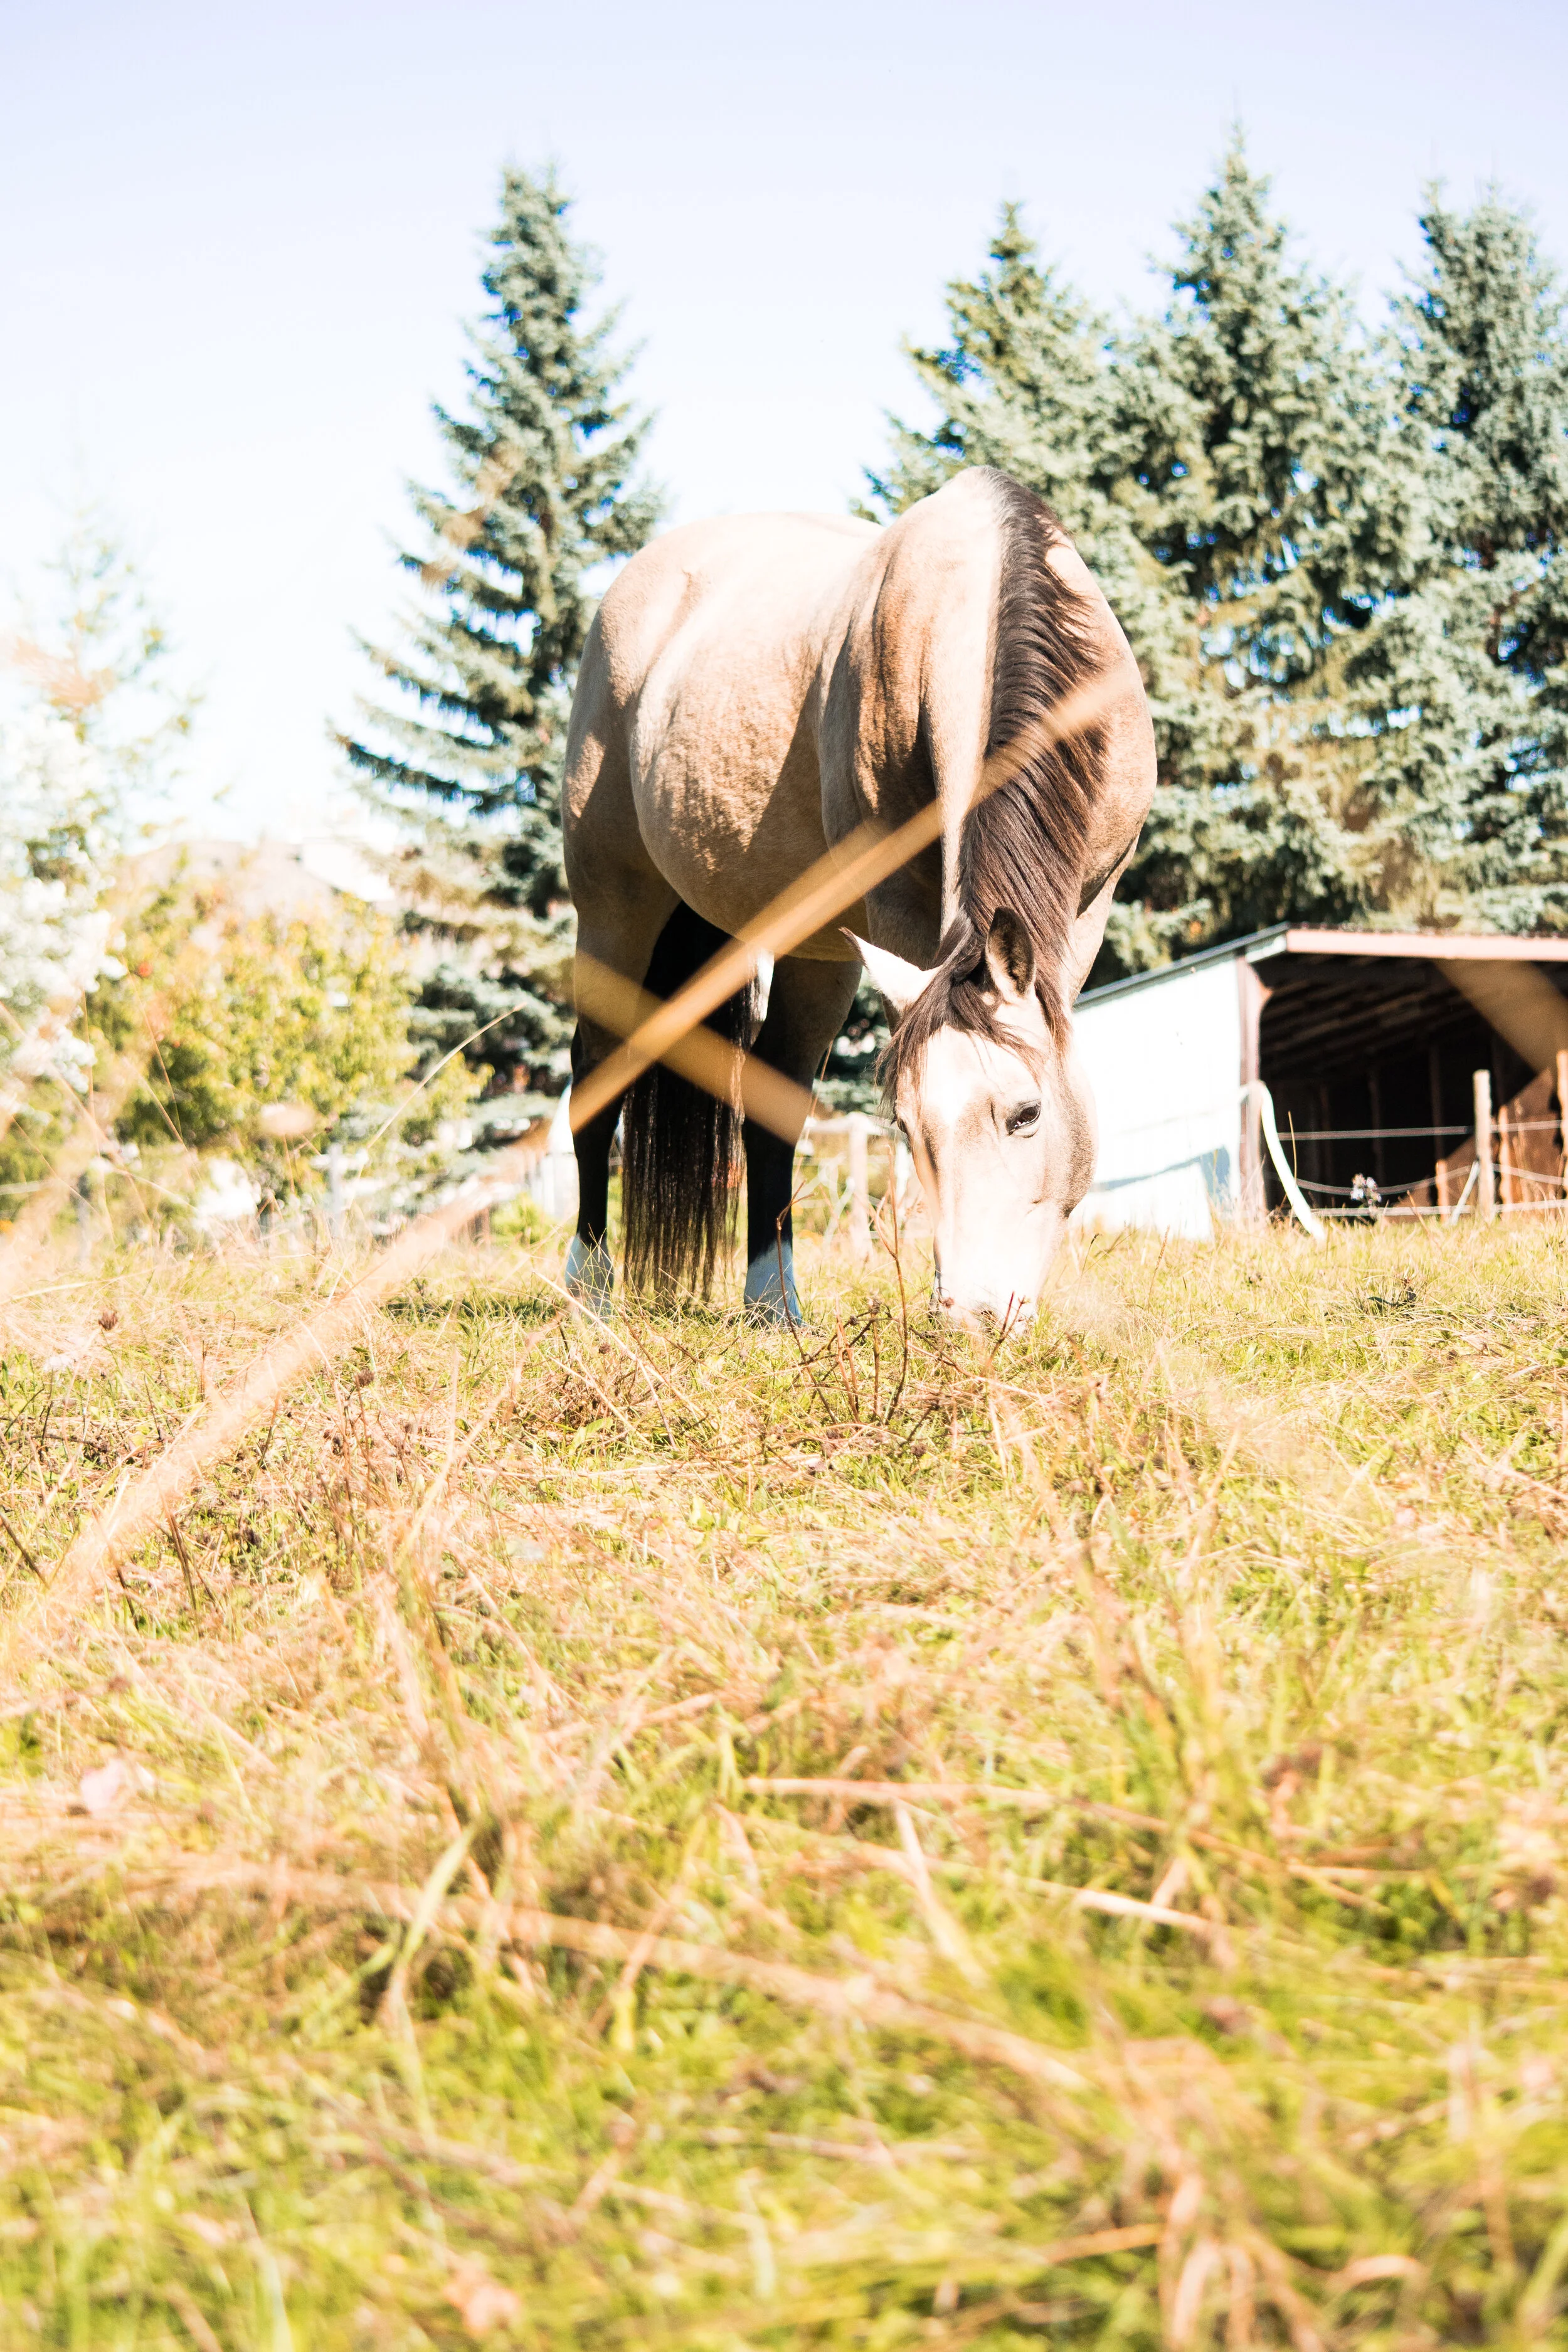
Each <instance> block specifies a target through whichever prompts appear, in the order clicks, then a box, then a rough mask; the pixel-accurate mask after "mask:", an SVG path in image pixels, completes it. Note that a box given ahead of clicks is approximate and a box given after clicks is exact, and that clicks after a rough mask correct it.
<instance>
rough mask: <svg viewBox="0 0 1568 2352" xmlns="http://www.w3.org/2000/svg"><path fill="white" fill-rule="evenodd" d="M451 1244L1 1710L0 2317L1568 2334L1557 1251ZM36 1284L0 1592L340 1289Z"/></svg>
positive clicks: (1038, 2337) (1189, 2337) (169, 2325)
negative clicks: (1000, 1332) (632, 1298)
mask: <svg viewBox="0 0 1568 2352" xmlns="http://www.w3.org/2000/svg"><path fill="white" fill-rule="evenodd" d="M559 1260H560V1252H559V1247H558V1246H557V1245H555V1244H550V1243H529V1242H527V1241H525V1240H523V1239H521V1238H519V1239H517V1240H514V1241H511V1242H509V1243H507V1244H498V1245H495V1246H492V1247H489V1248H486V1249H481V1248H478V1247H475V1248H473V1249H469V1250H467V1251H463V1250H458V1251H454V1252H453V1253H451V1254H450V1255H448V1256H447V1258H445V1259H443V1260H442V1261H441V1262H440V1264H439V1265H437V1267H436V1269H435V1270H434V1271H433V1272H432V1273H431V1274H429V1275H427V1276H426V1277H425V1278H424V1279H423V1280H422V1281H421V1282H420V1283H419V1284H417V1285H416V1286H414V1287H413V1288H411V1289H410V1290H409V1291H408V1292H406V1293H405V1295H403V1296H402V1297H398V1298H395V1299H394V1300H392V1301H391V1302H390V1304H389V1306H388V1307H387V1308H386V1309H385V1310H384V1312H382V1313H379V1314H377V1315H375V1316H374V1317H371V1318H368V1319H367V1320H366V1322H365V1323H364V1325H363V1329H362V1331H361V1333H360V1335H359V1338H358V1339H357V1340H356V1342H355V1343H354V1344H353V1347H352V1348H351V1349H350V1350H349V1351H348V1352H347V1353H346V1354H345V1355H344V1356H343V1357H342V1359H341V1360H339V1361H337V1362H335V1363H332V1364H329V1365H323V1366H322V1368H321V1371H320V1373H319V1375H318V1376H317V1377H316V1378H315V1379H314V1380H313V1381H312V1382H311V1383H310V1384H309V1385H307V1386H306V1387H304V1388H301V1389H300V1390H297V1391H295V1392H294V1393H293V1394H291V1395H290V1396H289V1397H287V1398H286V1399H285V1400H284V1401H283V1402H282V1403H281V1404H280V1406H279V1409H278V1411H277V1412H276V1414H275V1415H273V1416H272V1417H271V1419H270V1421H269V1423H268V1425H265V1426H261V1427H258V1429H256V1431H255V1432H254V1433H253V1434H252V1435H251V1436H250V1437H249V1438H248V1439H247V1441H246V1443H245V1444H243V1445H242V1446H241V1447H240V1448H239V1450H238V1451H237V1454H235V1455H234V1456H233V1457H232V1458H230V1459H228V1460H227V1461H226V1462H224V1463H223V1464H221V1465H219V1466H218V1467H217V1468H216V1470H214V1471H213V1472H212V1473H211V1474H210V1475H209V1476H208V1478H207V1480H206V1482H205V1484H203V1485H202V1486H199V1487H198V1488H197V1489H196V1490H195V1491H194V1492H192V1493H191V1494H189V1495H188V1496H186V1497H185V1498H184V1502H183V1504H182V1505H181V1506H180V1507H178V1508H177V1509H176V1510H175V1511H174V1512H173V1513H172V1514H171V1516H170V1518H169V1521H168V1524H167V1526H166V1527H165V1528H164V1529H163V1531H162V1533H161V1534H160V1535H159V1537H158V1538H156V1539H155V1540H153V1541H151V1542H149V1543H147V1544H146V1545H145V1546H143V1547H142V1549H140V1550H139V1551H138V1552H136V1553H135V1554H134V1555H133V1556H132V1558H131V1559H128V1560H127V1561H125V1562H124V1563H123V1565H122V1566H121V1569H120V1570H118V1571H117V1572H116V1573H115V1575H114V1577H113V1579H112V1580H111V1581H110V1584H109V1586H108V1589H107V1592H106V1594H105V1595H104V1596H103V1597H102V1598H101V1599H100V1601H97V1602H95V1603H94V1605H93V1606H92V1608H91V1610H90V1612H89V1614H88V1615H87V1616H85V1617H84V1618H83V1619H82V1620H81V1621H80V1622H79V1623H78V1624H77V1625H76V1627H75V1628H74V1633H73V1638H72V1639H71V1640H70V1641H69V1642H68V1643H65V1644H63V1645H62V1646H61V1647H60V1648H59V1649H58V1650H57V1651H56V1652H55V1653H54V1654H52V1655H51V1656H50V1657H49V1658H48V1659H47V1661H46V1662H45V1663H44V1664H42V1665H41V1666H39V1667H38V1668H37V1669H36V1670H33V1671H32V1672H30V1674H29V1677H28V1680H27V1683H26V1686H25V1687H21V1688H17V1689H14V1690H10V1691H7V1692H5V1693H4V1694H0V1706H4V1708H5V1713H4V1716H3V1717H0V1760H3V1764H4V1776H3V1780H0V1824H3V1835H4V1840H5V1874H4V1881H3V1885H4V1925H3V1929H0V1988H3V1990H4V1995H5V1999H4V2002H3V2005H0V2310H3V2312H4V2315H5V2316H4V2321H3V2322H0V2336H3V2337H4V2340H5V2341H6V2342H8V2343H9V2342H17V2343H21V2342H26V2343H34V2342H37V2343H39V2344H44V2345H49V2346H61V2347H65V2346H69V2347H94V2352H97V2347H175V2346H178V2347H190V2346H195V2347H202V2352H210V2348H211V2347H214V2346H221V2347H225V2352H229V2347H233V2348H234V2352H281V2347H295V2352H318V2348H319V2347H323V2348H324V2347H387V2352H394V2347H397V2352H401V2347H416V2346H418V2347H425V2346H432V2345H434V2346H439V2347H458V2346H465V2345H468V2344H472V2343H476V2342H484V2343H487V2344H490V2345H494V2346H521V2347H574V2352H576V2347H588V2348H589V2352H597V2347H605V2352H610V2347H639V2352H640V2347H663V2346H667V2345H668V2346H671V2347H674V2346H682V2347H694V2352H736V2347H752V2346H754V2347H778V2348H779V2352H784V2347H789V2352H794V2347H816V2346H822V2347H866V2352H895V2347H902V2346H904V2345H909V2346H911V2347H914V2346H919V2347H926V2346H930V2345H948V2344H952V2345H966V2346H977V2347H1013V2346H1023V2345H1031V2344H1042V2343H1048V2344H1051V2345H1064V2346H1078V2345H1083V2346H1091V2345H1092V2346H1100V2345H1107V2346H1109V2345H1116V2346H1118V2347H1145V2346H1146V2347H1156V2346H1164V2345H1171V2346H1175V2347H1207V2346H1215V2347H1218V2346H1226V2347H1237V2346H1250V2345H1258V2346H1264V2345H1292V2346H1294V2347H1297V2352H1309V2347H1312V2346H1314V2345H1321V2346H1324V2347H1334V2346H1356V2347H1361V2346H1366V2347H1384V2346H1386V2347H1391V2352H1392V2347H1411V2352H1414V2347H1425V2346H1436V2345H1447V2344H1481V2343H1485V2344H1489V2345H1505V2346H1513V2345H1519V2346H1523V2345H1527V2344H1529V2345H1536V2344H1551V2343H1563V2342H1568V2321H1565V2319H1564V2316H1563V2309H1564V2300H1565V2295H1568V2110H1565V2106H1564V2091H1565V2087H1568V2074H1565V2064H1568V1791H1565V1789H1564V1780H1565V1778H1568V1766H1565V1764H1564V1760H1563V1741H1562V1739H1561V1737H1560V1725H1561V1722H1562V1718H1563V1712H1564V1708H1565V1706H1568V1696H1565V1694H1568V1639H1565V1636H1568V1593H1565V1591H1564V1584H1563V1533H1564V1530H1565V1528H1568V1327H1565V1324H1564V1311H1563V1310H1564V1291H1565V1286H1568V1255H1565V1252H1564V1246H1563V1242H1562V1240H1561V1239H1560V1238H1559V1237H1558V1235H1557V1234H1555V1233H1554V1232H1552V1231H1546V1230H1541V1229H1529V1230H1516V1229H1513V1228H1504V1229H1494V1230H1493V1231H1491V1232H1455V1233H1452V1234H1447V1233H1445V1234H1442V1235H1440V1236H1438V1235H1432V1234H1420V1233H1411V1232H1409V1231H1408V1230H1406V1231H1404V1232H1394V1231H1392V1230H1386V1229H1385V1230H1383V1231H1363V1232H1358V1233H1355V1234H1336V1235H1335V1236H1333V1237H1332V1239H1331V1243H1330V1244H1329V1246H1328V1247H1327V1248H1326V1249H1324V1250H1322V1251H1318V1252H1314V1251H1313V1250H1311V1249H1310V1247H1309V1246H1308V1245H1307V1244H1306V1243H1305V1242H1304V1241H1302V1240H1300V1238H1298V1237H1295V1236H1292V1235H1290V1234H1284V1233H1279V1232H1269V1233H1265V1234H1258V1235H1256V1236H1249V1237H1241V1238H1236V1239H1233V1240H1230V1241H1227V1242H1226V1243H1224V1244H1221V1245H1219V1246H1216V1247H1215V1248H1212V1249H1202V1250H1200V1249H1195V1248H1191V1247H1188V1246H1186V1245H1178V1244H1170V1245H1169V1246H1168V1247H1165V1248H1163V1249H1162V1248H1161V1246H1160V1244H1158V1242H1157V1241H1150V1242H1145V1241H1142V1240H1135V1239H1131V1238H1124V1239H1122V1240H1121V1241H1118V1242H1114V1243H1108V1242H1106V1241H1104V1240H1097V1241H1094V1242H1086V1243H1079V1244H1077V1245H1076V1248H1075V1250H1074V1252H1073V1254H1072V1255H1069V1257H1068V1259H1067V1260H1065V1261H1064V1263H1063V1264H1062V1265H1061V1267H1060V1269H1059V1273H1058V1278H1057V1279H1056V1281H1055V1283H1054V1286H1053V1287H1052V1289H1051V1291H1050V1293H1049V1294H1048V1296H1047V1300H1046V1302H1045V1304H1044V1306H1043V1308H1042V1312H1041V1315H1040V1318H1039V1321H1038V1324H1037V1327H1036V1328H1035V1329H1034V1330H1033V1331H1032V1332H1031V1333H1030V1334H1029V1335H1028V1337H1027V1338H1026V1339H1024V1340H1022V1341H1019V1342H1017V1343H1009V1344H1006V1345H1005V1346H1004V1347H1003V1348H1002V1349H1000V1350H999V1351H994V1350H989V1349H984V1348H981V1347H978V1346H975V1345H973V1344H972V1343H970V1342H968V1341H965V1340H962V1339H954V1338H952V1337H951V1336H948V1335H946V1334H944V1333H942V1331H940V1330H939V1329H936V1328H931V1327H929V1326H928V1325H927V1324H926V1322H925V1321H924V1320H923V1316H922V1312H921V1310H920V1309H919V1308H917V1307H916V1306H915V1304H914V1302H915V1301H916V1300H917V1299H923V1297H924V1296H925V1295H926V1290H925V1276H926V1272H927V1270H926V1269H925V1268H923V1267H922V1266H921V1265H920V1264H919V1263H918V1262H915V1263H910V1262H909V1261H906V1263H905V1265H904V1266H903V1268H902V1277H903V1290H904V1296H905V1297H907V1299H908V1301H909V1302H910V1305H909V1306H908V1307H907V1308H906V1307H904V1306H903V1305H901V1303H900V1283H899V1280H898V1278H897V1276H896V1275H895V1270H894V1268H893V1266H892V1265H891V1263H890V1261H889V1259H888V1258H887V1257H886V1256H885V1255H883V1256H879V1258H878V1260H877V1261H876V1263H875V1264H874V1265H871V1266H870V1267H869V1268H866V1269H858V1268H856V1267H854V1266H853V1265H851V1264H850V1262H849V1260H848V1258H847V1256H841V1255H837V1245H830V1246H823V1245H813V1244H809V1243H807V1244H803V1248H802V1273H803V1288H804V1290H805V1299H806V1306H807V1309H808V1312H809V1314H810V1317H811V1328H810V1330H809V1331H808V1332H803V1333H802V1334H801V1335H800V1336H799V1337H798V1338H796V1337H795V1336H792V1335H791V1334H789V1333H787V1332H784V1333H759V1332H758V1331H756V1330H754V1329H752V1328H749V1327H748V1326H747V1325H746V1324H745V1323H744V1322H743V1321H742V1319H741V1318H740V1317H739V1316H738V1314H737V1313H736V1312H735V1311H734V1307H735V1304H736V1302H735V1301H732V1300H729V1301H725V1302H722V1303H721V1305H720V1306H718V1307H715V1308H714V1309H712V1310H711V1311H707V1310H705V1311H701V1312H699V1311H697V1310H695V1309H692V1310H689V1311H686V1312H683V1313H676V1314H665V1313H660V1314H657V1315H656V1314H645V1313H643V1312H640V1311H639V1310H637V1308H636V1307H632V1308H630V1309H626V1308H623V1311H622V1312H621V1314H620V1317H619V1319H618V1320H617V1321H616V1322H615V1323H614V1324H613V1325H611V1326H610V1327H608V1328H599V1327H598V1326H595V1325H592V1324H583V1323H579V1322H577V1321H575V1320H574V1319H572V1318H570V1317H569V1316H568V1315H567V1314H566V1313H565V1312H564V1310H563V1304H562V1298H561V1294H560V1289H559V1273H560V1264H559ZM343 1273H344V1269H342V1268H336V1269H334V1268H333V1267H331V1265H315V1264H312V1263H310V1262H308V1261H306V1260H305V1259H303V1258H296V1257H289V1256H281V1255H279V1256H272V1257H268V1256H267V1255H265V1254H261V1253H257V1254H252V1255H247V1254H245V1253H243V1252H235V1253H233V1254H232V1255H227V1256H199V1255H197V1256H190V1257H185V1258H181V1259H169V1258H166V1257H159V1256H158V1255H155V1254H153V1253H151V1252H148V1253H145V1254H142V1255H137V1254H134V1253H132V1254H128V1255H121V1256H120V1257H118V1258H116V1259H114V1260H113V1261H105V1262H104V1263H103V1264H102V1265H100V1266H97V1267H89V1268H87V1269H82V1268H79V1267H78V1266H77V1265H75V1264H74V1262H73V1263H71V1264H68V1265H66V1264H62V1265H59V1266H58V1268H57V1269H56V1271H55V1273H54V1274H53V1275H46V1276H40V1277H39V1280H38V1282H37V1285H36V1286H34V1295H32V1296H30V1297H26V1298H20V1299H17V1300H15V1301H13V1303H12V1304H11V1305H10V1306H9V1307H7V1308H6V1310H5V1326H4V1342H5V1345H4V1357H3V1367H0V1368H3V1373H4V1385H3V1390H0V1419H3V1421H4V1428H5V1439H4V1465H3V1471H0V1512H3V1514H4V1526H3V1528H0V1546H3V1549H4V1553H5V1567H4V1575H5V1580H6V1583H7V1591H6V1593H5V1605H6V1606H14V1605H15V1604H16V1602H17V1601H19V1600H20V1599H21V1598H22V1596H23V1595H24V1594H25V1592H26V1590H27V1589H28V1588H29V1586H30V1584H31V1583H32V1580H33V1579H34V1577H35V1576H36V1575H39V1574H42V1575H47V1573H48V1571H49V1570H50V1568H51V1567H52V1565H53V1564H54V1563H55V1562H56V1561H57V1560H58V1559H59V1558H60V1557H61V1555H62V1554H63V1552H64V1550H65V1549H66V1547H67V1545H68V1542H69V1540H70V1538H71V1536H72V1534H73V1533H74V1532H75V1530H76V1528H78V1527H79V1525H80V1524H81V1522H82V1519H83V1517H84V1515H85V1514H86V1513H87V1512H88V1511H89V1510H90V1509H94V1508H101V1507H103V1506H105V1505H106V1504H107V1503H109V1502H110V1500H111V1498H112V1497H113V1496H114V1495H115V1494H116V1492H117V1491H119V1489H120V1487H121V1485H122V1483H123V1482H124V1481H125V1480H126V1479H127V1478H128V1477H129V1476H133V1475H135V1473H136V1471H137V1470H138V1469H139V1468H141V1467H142V1466H144V1465H146V1464H147V1463H149V1462H150V1461H152V1460H153V1459H154V1458H155V1457H156V1455H157V1454H158V1452H159V1450H160V1448H161V1447H162V1446H163V1445H164V1444H168V1443H169V1442H171V1440H172V1439H173V1437H174V1434H175V1433H177V1432H178V1430H179V1429H180V1428H181V1427H182V1425H183V1424H184V1423H185V1421H186V1419H187V1417H188V1416H189V1415H191V1414H192V1413H195V1412H199V1411H200V1410H201V1408H202V1405H203V1402H204V1399H205V1398H208V1397H211V1396H213V1395H215V1394H216V1393H218V1392H219V1391H221V1389H222V1387H223V1385H224V1383H225V1382H226V1381H228V1380H229V1379H230V1378H232V1377H233V1376H234V1375H235V1374H236V1373H237V1371H239V1370H241V1369H242V1368H243V1367H244V1365H245V1364H246V1363H247V1360H249V1359H250V1358H252V1357H253V1356H254V1355H255V1354H256V1352H257V1351H258V1349H259V1348H260V1347H261V1346H262V1345H263V1344H264V1343H265V1341H266V1340H267V1339H268V1338H269V1337H270V1336H271V1335H272V1334H273V1333H275V1332H276V1331H278V1330H279V1329H282V1328H287V1327H288V1326H289V1324H290V1323H291V1322H292V1321H294V1320H297V1319H298V1318H299V1317H300V1315H301V1314H302V1313H304V1312H306V1311H308V1309H309V1307H310V1306H311V1305H312V1304H313V1303H314V1302H315V1301H316V1300H317V1299H318V1298H319V1297H321V1296H322V1295H324V1293H325V1291H326V1290H327V1289H329V1288H330V1287H331V1285H332V1283H333V1282H334V1281H338V1280H341V1279H342V1276H343Z"/></svg>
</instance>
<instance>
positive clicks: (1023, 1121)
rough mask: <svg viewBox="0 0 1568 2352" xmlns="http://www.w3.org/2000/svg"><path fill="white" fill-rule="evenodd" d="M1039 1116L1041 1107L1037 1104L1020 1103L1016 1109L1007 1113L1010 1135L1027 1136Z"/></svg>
mask: <svg viewBox="0 0 1568 2352" xmlns="http://www.w3.org/2000/svg"><path fill="white" fill-rule="evenodd" d="M1039 1116H1040V1106H1039V1104H1038V1103H1037V1102H1032V1103H1019V1104H1018V1106H1017V1108H1016V1109H1015V1110H1010V1111H1009V1112H1008V1113H1007V1132H1008V1134H1009V1135H1027V1133H1028V1131H1029V1129H1031V1128H1032V1127H1033V1126H1034V1124H1035V1121H1036V1120H1037V1118H1039Z"/></svg>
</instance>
